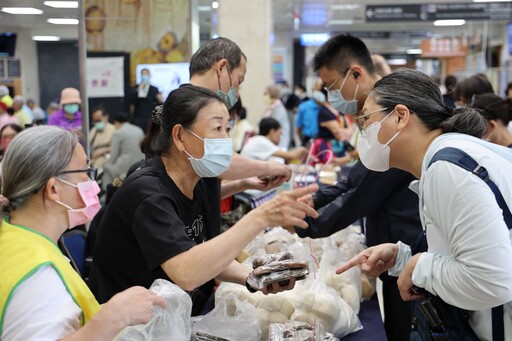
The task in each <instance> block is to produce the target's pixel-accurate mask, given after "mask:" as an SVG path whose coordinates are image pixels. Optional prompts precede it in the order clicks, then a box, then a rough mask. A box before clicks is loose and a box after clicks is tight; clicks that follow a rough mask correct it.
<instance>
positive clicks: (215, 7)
mask: <svg viewBox="0 0 512 341" xmlns="http://www.w3.org/2000/svg"><path fill="white" fill-rule="evenodd" d="M212 8H213V9H217V8H219V3H218V2H217V1H214V2H212Z"/></svg>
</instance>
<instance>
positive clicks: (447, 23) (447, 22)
mask: <svg viewBox="0 0 512 341" xmlns="http://www.w3.org/2000/svg"><path fill="white" fill-rule="evenodd" d="M465 23H466V20H464V19H454V20H436V21H434V26H462V25H464V24H465Z"/></svg>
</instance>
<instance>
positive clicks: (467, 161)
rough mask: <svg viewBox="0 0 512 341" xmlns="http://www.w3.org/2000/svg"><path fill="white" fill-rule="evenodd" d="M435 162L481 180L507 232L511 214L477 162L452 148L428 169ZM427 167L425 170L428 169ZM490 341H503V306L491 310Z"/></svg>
mask: <svg viewBox="0 0 512 341" xmlns="http://www.w3.org/2000/svg"><path fill="white" fill-rule="evenodd" d="M436 161H448V162H451V163H453V164H455V165H457V166H459V167H462V168H464V169H465V170H467V171H468V172H471V173H473V174H475V175H476V176H478V177H479V178H480V179H482V180H483V181H484V182H485V183H486V184H487V185H488V186H489V188H490V189H491V191H492V192H493V193H494V196H495V197H496V201H497V202H498V205H499V206H500V208H501V211H502V212H503V219H504V220H505V223H506V224H507V227H508V228H509V230H510V229H511V228H512V214H511V213H510V210H509V209H508V206H507V203H506V202H505V199H504V198H503V195H502V194H501V192H500V190H499V188H498V186H496V184H495V183H494V182H493V181H492V180H491V179H489V173H488V172H487V169H485V168H484V167H482V166H480V165H479V164H478V162H476V161H475V160H474V159H473V158H472V157H471V156H469V155H468V154H467V153H466V152H464V151H462V150H460V149H457V148H453V147H446V148H443V149H441V150H439V151H437V152H436V153H435V154H434V156H433V157H432V159H431V160H430V162H429V164H428V167H430V166H431V165H432V164H433V163H434V162H436ZM428 167H427V168H428ZM491 314H492V339H493V340H496V341H497V340H504V339H505V328H504V324H503V306H502V305H500V306H497V307H494V308H492V313H491Z"/></svg>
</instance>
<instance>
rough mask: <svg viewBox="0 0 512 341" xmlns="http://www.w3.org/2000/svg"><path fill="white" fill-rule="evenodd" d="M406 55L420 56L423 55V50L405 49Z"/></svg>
mask: <svg viewBox="0 0 512 341" xmlns="http://www.w3.org/2000/svg"><path fill="white" fill-rule="evenodd" d="M406 52H407V54H422V53H423V50H422V49H407V51H406Z"/></svg>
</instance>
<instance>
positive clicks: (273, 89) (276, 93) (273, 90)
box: [267, 85, 281, 99]
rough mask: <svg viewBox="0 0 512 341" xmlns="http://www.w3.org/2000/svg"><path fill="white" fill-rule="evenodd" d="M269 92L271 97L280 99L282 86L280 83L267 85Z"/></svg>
mask: <svg viewBox="0 0 512 341" xmlns="http://www.w3.org/2000/svg"><path fill="white" fill-rule="evenodd" d="M267 92H268V95H269V96H270V98H272V99H279V98H281V87H280V86H279V85H269V86H267Z"/></svg>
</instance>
